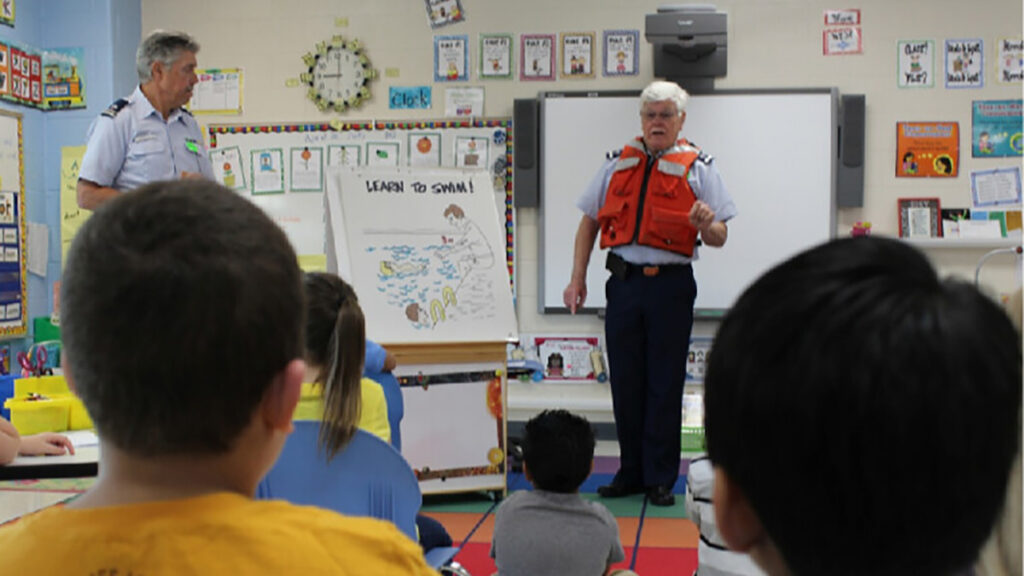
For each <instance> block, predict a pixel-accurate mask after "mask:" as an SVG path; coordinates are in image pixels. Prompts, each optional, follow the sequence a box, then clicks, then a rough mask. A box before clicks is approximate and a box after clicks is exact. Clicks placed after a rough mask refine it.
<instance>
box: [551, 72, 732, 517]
mask: <svg viewBox="0 0 1024 576" xmlns="http://www.w3.org/2000/svg"><path fill="white" fill-rule="evenodd" d="M688 99H689V95H688V94H687V93H686V91H685V90H683V89H682V88H680V87H679V86H678V85H677V84H675V83H673V82H662V81H656V82H652V83H651V84H650V85H648V86H647V87H646V88H645V89H644V91H643V92H642V93H641V95H640V119H641V126H642V128H643V136H642V137H641V138H638V139H636V140H633V141H630V142H629V143H628V144H626V146H625V148H624V149H623V150H622V152H621V153H618V154H616V155H614V157H612V158H610V159H609V161H608V162H606V163H605V165H604V166H603V167H602V169H601V170H600V171H599V172H598V174H597V175H596V176H595V178H594V180H593V181H592V182H591V183H590V185H588V186H587V188H586V190H584V192H583V194H582V196H581V197H580V199H579V200H578V201H577V203H576V205H577V207H579V208H580V210H581V211H582V212H583V218H582V219H581V220H580V225H579V228H578V229H577V231H576V241H575V246H574V249H573V269H572V276H571V278H570V281H569V285H568V286H567V287H566V289H565V292H564V293H563V295H562V296H563V300H564V303H565V305H566V306H567V307H568V308H569V310H570V311H571V312H572V313H573V314H575V313H576V310H577V308H579V307H582V306H583V303H584V302H585V301H586V297H587V286H586V276H587V266H588V265H589V263H590V254H591V251H592V250H593V247H594V242H595V240H596V239H597V234H598V232H600V233H601V247H602V248H610V251H609V253H608V261H607V264H606V267H607V268H608V270H609V271H611V273H612V274H611V276H610V277H609V278H608V282H607V284H606V286H605V293H606V296H607V308H606V315H605V340H606V346H607V350H608V361H609V370H610V383H611V389H612V404H613V411H614V414H615V427H616V432H617V435H618V440H619V458H620V467H619V471H618V473H616V475H615V478H614V479H613V480H612V482H611V484H608V485H606V486H601V487H600V488H598V493H599V494H600V495H601V496H602V497H605V498H614V497H619V496H625V495H628V494H636V493H641V492H646V494H647V498H648V500H649V501H650V502H651V503H652V504H654V505H658V506H670V505H672V504H674V503H675V497H674V496H673V486H674V485H675V483H676V480H677V479H678V476H679V448H680V446H679V427H680V424H681V407H682V395H683V383H684V381H685V378H686V353H687V348H688V346H689V342H690V330H691V328H692V326H693V303H694V301H695V299H696V297H697V285H696V281H695V280H694V276H693V269H692V268H691V266H690V263H691V262H692V261H693V260H696V259H697V256H698V255H697V246H698V245H699V244H701V243H703V244H706V245H709V246H715V247H718V246H722V245H724V244H725V241H726V239H727V238H728V228H727V227H726V222H727V221H728V220H730V219H731V218H733V217H734V216H735V215H736V213H737V212H736V206H735V204H734V203H733V201H732V198H731V197H730V196H729V193H728V191H727V190H726V188H725V185H724V183H723V182H722V177H721V175H720V174H719V173H718V169H717V168H716V167H715V165H714V163H713V161H712V159H711V158H710V157H708V156H706V155H704V154H703V153H702V152H701V151H700V150H699V149H698V148H697V147H696V146H694V145H692V144H690V143H689V142H687V141H685V140H679V132H680V131H681V130H682V127H683V122H684V121H685V120H686V102H687V100H688ZM698 237H699V240H700V241H699V242H698Z"/></svg>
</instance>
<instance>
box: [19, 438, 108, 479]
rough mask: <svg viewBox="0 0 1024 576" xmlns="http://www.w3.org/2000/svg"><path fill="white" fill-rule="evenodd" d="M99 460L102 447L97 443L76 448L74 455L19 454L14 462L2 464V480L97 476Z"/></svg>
mask: <svg viewBox="0 0 1024 576" xmlns="http://www.w3.org/2000/svg"><path fill="white" fill-rule="evenodd" d="M99 461H100V447H99V446H95V445H94V446H82V447H79V448H76V449H75V454H74V456H72V455H70V454H64V455H62V456H18V457H17V458H15V459H14V462H11V463H10V464H8V465H6V466H0V480H34V479H37V478H79V477H86V476H96V474H97V473H98V471H99Z"/></svg>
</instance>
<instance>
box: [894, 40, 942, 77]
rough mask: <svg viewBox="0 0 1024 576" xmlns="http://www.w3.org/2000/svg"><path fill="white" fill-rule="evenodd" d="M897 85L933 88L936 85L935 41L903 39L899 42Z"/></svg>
mask: <svg viewBox="0 0 1024 576" xmlns="http://www.w3.org/2000/svg"><path fill="white" fill-rule="evenodd" d="M896 59H897V75H898V78H897V85H898V86H899V87H900V88H931V87H932V86H934V85H935V43H934V42H932V41H931V40H901V41H900V42H898V43H897V54H896Z"/></svg>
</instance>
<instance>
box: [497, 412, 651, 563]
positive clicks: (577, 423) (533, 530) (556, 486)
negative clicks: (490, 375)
mask: <svg viewBox="0 0 1024 576" xmlns="http://www.w3.org/2000/svg"><path fill="white" fill-rule="evenodd" d="M593 462H594V431H593V430H592V429H591V428H590V423H589V422H587V420H586V419H585V418H582V417H580V416H576V415H574V414H570V413H569V412H567V411H565V410H545V411H544V412H541V413H540V414H538V415H537V416H535V417H533V418H532V419H531V420H530V421H529V422H527V423H526V432H525V435H524V437H523V474H524V475H525V476H526V479H527V480H529V481H530V482H531V483H532V484H533V488H534V490H533V491H532V492H530V491H518V492H514V493H513V494H511V495H510V496H509V497H508V498H507V499H506V500H505V501H504V502H503V503H502V504H501V507H499V508H498V512H497V514H496V515H495V522H494V537H493V540H492V541H491V557H492V558H494V561H495V564H496V565H497V567H498V575H499V576H536V575H538V574H558V575H559V576H602V575H604V574H608V573H609V568H610V566H611V565H612V564H613V563H615V562H621V561H622V560H623V559H625V554H624V553H623V551H622V544H621V543H620V542H619V525H618V524H617V523H616V522H615V518H614V517H613V516H612V514H611V512H609V511H608V509H607V508H605V507H604V506H603V505H601V504H599V503H597V502H591V501H589V500H585V499H583V498H582V497H581V496H580V494H579V488H580V485H582V484H583V481H584V480H586V479H587V476H588V475H590V470H591V467H592V465H593ZM616 574H622V575H624V574H631V572H628V571H617V572H616Z"/></svg>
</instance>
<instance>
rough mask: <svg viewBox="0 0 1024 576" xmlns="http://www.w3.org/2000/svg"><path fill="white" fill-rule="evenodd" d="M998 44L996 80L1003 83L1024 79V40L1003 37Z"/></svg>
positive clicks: (1017, 81)
mask: <svg viewBox="0 0 1024 576" xmlns="http://www.w3.org/2000/svg"><path fill="white" fill-rule="evenodd" d="M996 46H997V48H996V50H997V53H996V80H997V81H998V82H1000V83H1003V84H1013V83H1018V84H1019V83H1020V82H1021V80H1022V79H1024V68H1022V64H1024V40H1021V39H1020V38H1003V39H1002V40H1000V41H999V42H998V43H997V44H996Z"/></svg>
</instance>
